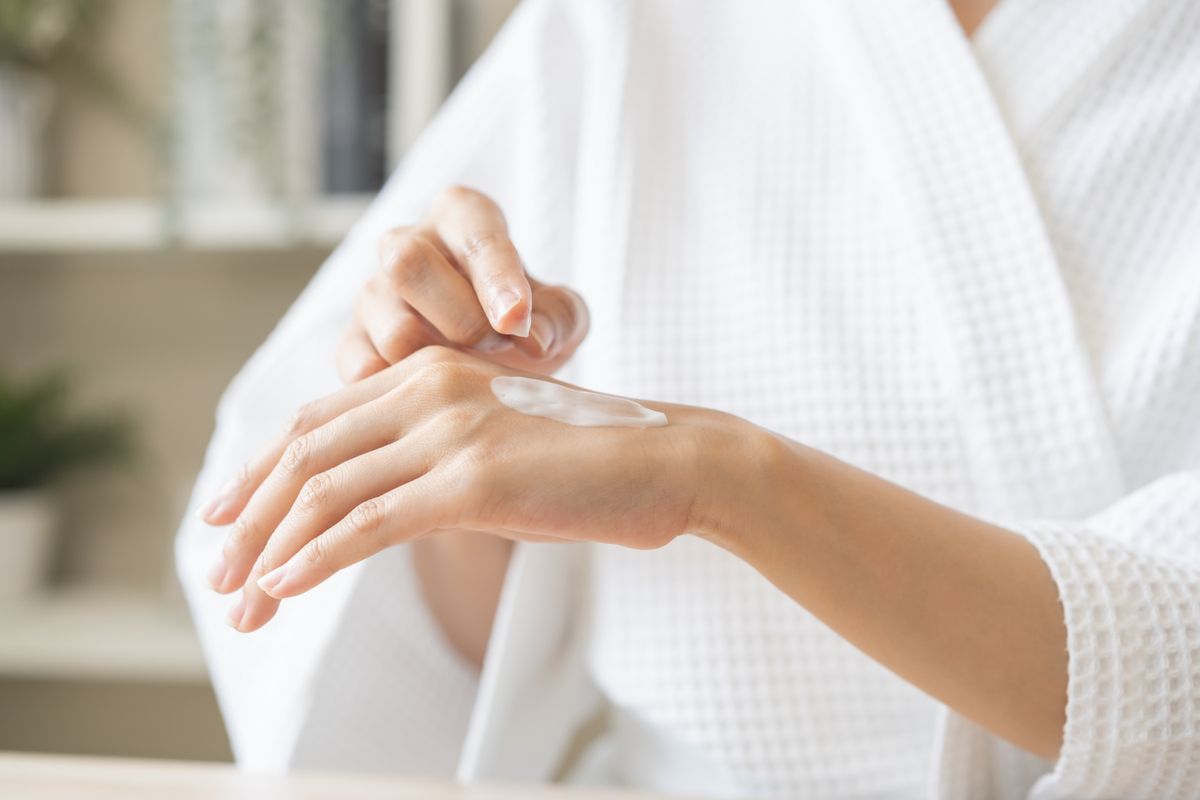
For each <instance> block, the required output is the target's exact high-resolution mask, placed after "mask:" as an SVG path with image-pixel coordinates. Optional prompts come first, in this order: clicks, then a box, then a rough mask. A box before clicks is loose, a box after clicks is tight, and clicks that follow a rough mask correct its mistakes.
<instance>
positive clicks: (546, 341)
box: [529, 313, 554, 355]
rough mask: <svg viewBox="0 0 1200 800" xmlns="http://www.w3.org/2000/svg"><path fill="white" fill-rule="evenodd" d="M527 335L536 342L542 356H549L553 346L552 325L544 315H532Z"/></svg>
mask: <svg viewBox="0 0 1200 800" xmlns="http://www.w3.org/2000/svg"><path fill="white" fill-rule="evenodd" d="M529 335H530V336H531V337H533V340H534V341H535V342H537V345H538V347H540V348H541V350H542V355H550V348H551V347H553V346H554V323H553V322H551V321H550V318H549V317H547V316H546V315H545V314H536V313H535V314H533V315H532V316H531V318H530V323H529Z"/></svg>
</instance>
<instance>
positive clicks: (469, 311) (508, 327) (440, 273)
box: [338, 187, 588, 383]
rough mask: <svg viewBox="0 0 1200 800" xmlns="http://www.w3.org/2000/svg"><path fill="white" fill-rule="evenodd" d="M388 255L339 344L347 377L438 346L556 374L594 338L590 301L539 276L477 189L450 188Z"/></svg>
mask: <svg viewBox="0 0 1200 800" xmlns="http://www.w3.org/2000/svg"><path fill="white" fill-rule="evenodd" d="M379 253H380V269H379V271H378V272H377V273H376V274H375V276H374V277H372V278H371V280H370V281H368V283H367V285H366V287H365V288H364V289H363V290H362V293H361V294H360V295H359V298H358V303H357V305H356V308H355V313H354V320H353V321H352V322H351V323H350V325H349V327H348V328H347V329H346V332H345V333H344V334H343V336H342V340H341V343H340V345H339V347H338V371H339V372H340V373H341V376H342V379H343V380H345V381H346V382H347V383H350V382H353V381H356V380H361V379H362V378H365V377H367V376H369V375H373V374H375V373H376V372H379V371H380V370H381V369H384V368H385V367H387V366H389V365H391V364H395V363H398V362H399V361H402V360H403V359H405V358H407V357H408V356H410V355H412V354H413V353H414V352H416V351H417V350H419V349H421V348H422V347H425V346H427V345H434V344H440V345H448V346H452V347H457V348H460V349H464V350H471V351H474V352H476V353H478V354H480V355H481V356H483V357H484V358H487V359H488V360H490V361H496V362H498V363H501V364H504V365H506V366H509V367H514V368H516V369H521V370H525V371H528V372H536V373H540V374H542V375H550V374H552V373H553V372H555V371H556V370H557V369H558V368H559V367H561V366H562V365H563V364H565V363H566V361H567V360H568V359H569V358H570V357H571V355H572V354H573V353H574V352H575V349H576V348H577V347H578V346H579V344H580V342H582V341H583V339H584V337H585V336H587V331H588V312H587V306H586V305H585V304H584V302H583V300H582V298H580V296H579V295H578V294H576V293H575V292H573V291H571V290H570V289H567V288H564V287H561V286H546V285H544V284H542V283H539V282H538V281H537V280H535V279H533V278H532V277H530V276H529V274H528V273H526V271H525V266H524V264H522V263H521V257H520V256H519V255H518V254H517V249H516V247H515V246H514V245H513V243H512V241H511V240H510V239H509V237H508V226H507V224H506V223H505V221H504V215H503V213H501V211H500V209H499V208H498V207H497V206H496V204H495V203H494V202H492V201H491V200H490V199H489V198H488V197H486V196H484V195H482V194H480V193H479V192H476V191H474V190H472V189H466V188H463V187H454V188H451V189H448V190H446V191H445V192H443V193H442V194H441V195H440V196H439V197H438V199H437V200H436V201H435V202H434V205H433V209H432V212H431V213H430V215H429V218H428V219H426V220H425V221H424V222H422V223H420V224H419V225H416V226H413V227H409V228H397V229H395V230H392V231H390V232H389V233H388V234H387V235H386V236H384V237H383V240H382V241H381V242H380V245H379Z"/></svg>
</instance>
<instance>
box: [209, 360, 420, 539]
mask: <svg viewBox="0 0 1200 800" xmlns="http://www.w3.org/2000/svg"><path fill="white" fill-rule="evenodd" d="M396 380H397V376H396V375H393V374H389V371H388V370H383V371H381V372H377V373H375V374H374V375H371V376H370V377H368V378H364V379H363V380H360V381H358V382H357V383H352V384H349V385H348V386H345V387H343V388H342V389H340V390H339V391H337V392H334V393H333V394H331V395H327V396H325V397H322V398H320V399H319V400H314V401H313V402H311V403H308V404H307V405H305V406H302V407H301V408H300V410H299V411H297V412H296V413H295V414H294V415H293V416H292V419H291V421H290V422H289V423H288V424H287V426H286V427H285V428H284V430H283V432H282V433H281V434H280V435H279V436H277V437H276V438H275V440H274V441H273V442H272V443H271V444H270V445H268V446H267V447H266V448H265V449H264V450H263V451H262V452H261V453H259V455H258V456H257V457H256V458H254V459H252V460H251V461H248V462H246V463H245V464H244V465H243V466H242V468H241V469H240V470H239V471H238V473H237V475H235V476H234V477H233V478H231V479H230V480H229V481H228V482H227V483H226V484H225V485H224V486H222V487H221V489H220V490H219V491H218V492H217V495H216V497H215V498H213V500H212V501H211V502H210V503H209V504H208V505H206V506H204V507H203V509H202V510H201V511H200V518H201V519H202V520H204V521H205V522H207V523H208V524H210V525H228V524H229V523H231V522H233V521H234V519H236V518H237V516H238V515H239V514H240V513H242V510H243V509H244V508H245V507H246V504H247V503H248V502H249V501H250V497H251V496H252V495H253V494H254V493H255V491H257V490H258V487H259V486H260V485H261V484H262V483H263V481H265V480H266V479H267V476H268V475H270V474H271V471H272V470H273V469H274V468H275V465H276V464H277V463H278V462H279V459H280V458H281V457H282V456H283V453H284V451H285V450H286V449H287V447H288V445H290V444H291V443H292V441H293V440H295V439H296V438H298V437H299V436H302V435H304V434H306V433H308V432H309V431H311V430H314V429H316V428H318V427H320V426H321V425H324V424H325V423H326V422H329V421H330V420H332V419H334V418H335V417H338V416H340V415H341V414H342V413H344V412H346V411H348V410H350V409H351V408H354V407H356V406H360V405H362V404H363V403H366V402H369V401H371V400H374V399H375V398H376V397H379V396H381V395H383V394H385V393H386V392H387V391H388V390H389V389H391V388H392V387H393V386H394V385H395V383H396Z"/></svg>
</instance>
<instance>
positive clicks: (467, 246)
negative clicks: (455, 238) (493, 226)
mask: <svg viewBox="0 0 1200 800" xmlns="http://www.w3.org/2000/svg"><path fill="white" fill-rule="evenodd" d="M509 251H512V252H515V250H514V249H513V246H512V244H510V243H509V241H508V237H507V236H505V235H504V234H502V233H500V232H498V231H492V230H482V231H471V232H470V233H468V234H467V235H466V237H465V238H464V239H463V255H465V256H466V257H467V260H471V259H474V258H476V257H478V256H482V255H488V254H492V253H505V252H509Z"/></svg>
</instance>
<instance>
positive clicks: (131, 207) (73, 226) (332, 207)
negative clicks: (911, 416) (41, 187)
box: [0, 195, 371, 253]
mask: <svg viewBox="0 0 1200 800" xmlns="http://www.w3.org/2000/svg"><path fill="white" fill-rule="evenodd" d="M370 201H371V198H370V197H369V196H365V195H347V196H340V197H325V198H322V199H319V200H317V201H314V202H313V203H311V204H309V205H307V206H306V207H299V208H292V207H287V206H283V205H268V204H264V203H210V204H192V205H190V206H189V207H188V208H186V209H184V210H183V211H181V212H180V213H179V214H178V216H174V215H172V213H171V212H170V211H169V209H168V208H167V207H166V206H164V205H163V204H162V203H160V202H157V201H154V200H41V201H33V202H22V203H0V253H3V252H10V253H31V252H32V253H97V252H112V251H130V250H132V251H141V250H157V249H162V248H165V247H172V246H177V247H183V248H187V249H196V250H235V249H251V250H253V249H272V248H284V247H297V246H305V245H311V246H317V247H324V246H332V245H335V244H337V243H338V242H339V241H340V240H341V238H342V237H343V236H345V234H346V232H347V231H349V230H350V227H351V226H352V225H353V224H354V223H355V221H356V220H357V219H358V218H359V217H360V216H362V214H363V213H364V212H365V211H366V208H367V206H368V204H369V203H370Z"/></svg>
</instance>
